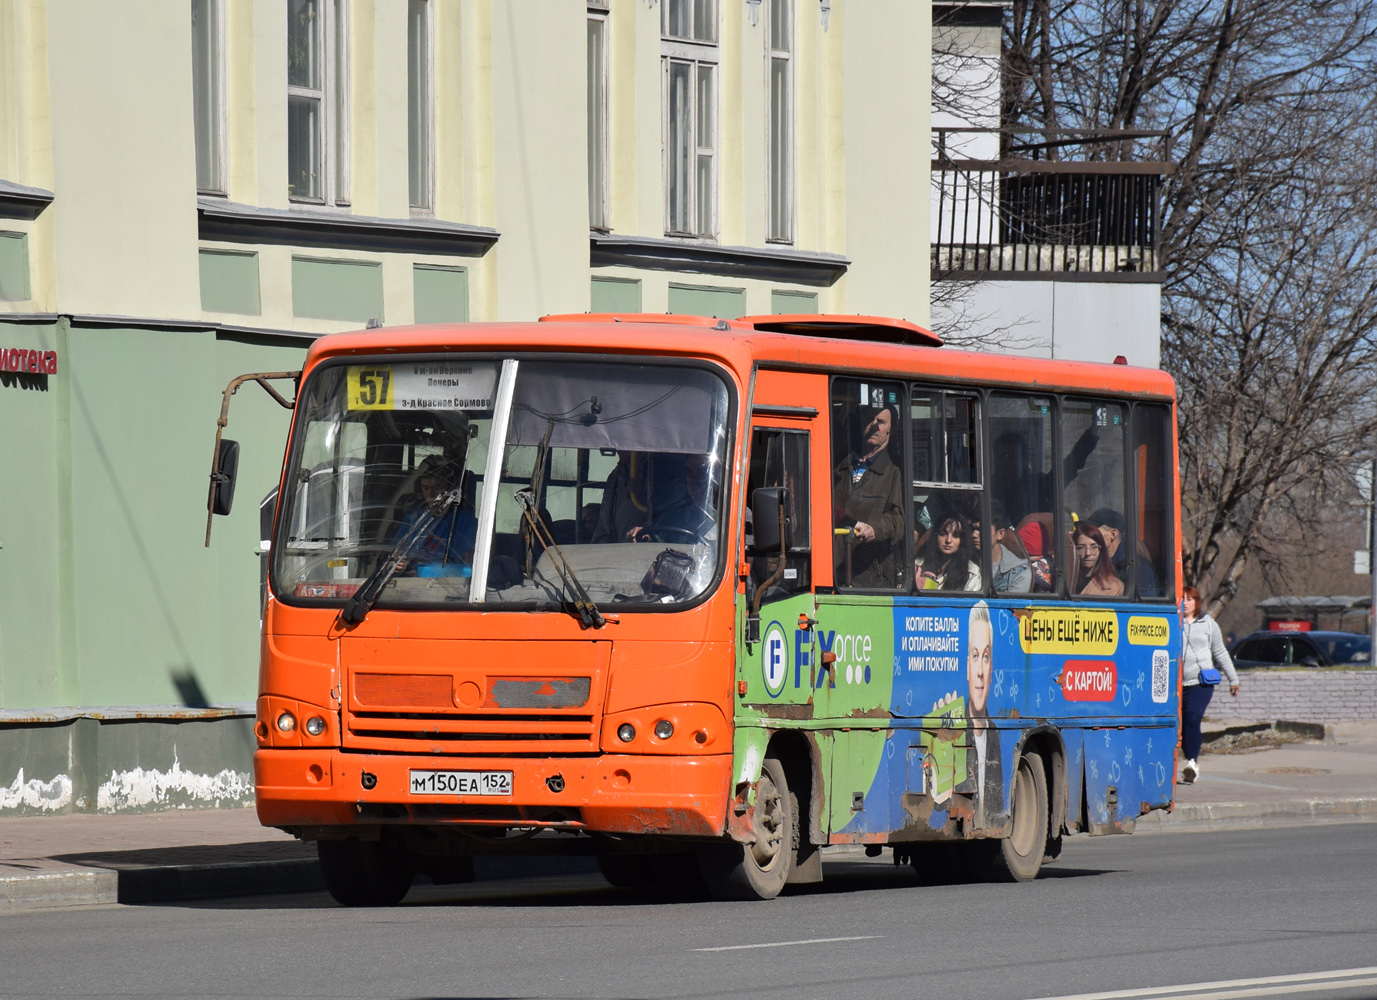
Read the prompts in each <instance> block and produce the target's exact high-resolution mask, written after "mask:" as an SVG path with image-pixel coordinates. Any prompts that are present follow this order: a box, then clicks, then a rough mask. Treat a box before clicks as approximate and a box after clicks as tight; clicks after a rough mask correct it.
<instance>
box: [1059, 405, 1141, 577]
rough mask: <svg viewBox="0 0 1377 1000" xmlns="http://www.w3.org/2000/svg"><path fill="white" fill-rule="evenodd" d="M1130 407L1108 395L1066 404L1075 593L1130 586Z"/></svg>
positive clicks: (1065, 476)
mask: <svg viewBox="0 0 1377 1000" xmlns="http://www.w3.org/2000/svg"><path fill="white" fill-rule="evenodd" d="M1127 413H1128V408H1127V407H1125V406H1124V405H1123V404H1121V403H1110V402H1106V401H1103V400H1084V399H1068V400H1066V402H1065V403H1064V404H1063V405H1062V414H1061V444H1062V451H1063V454H1062V484H1063V487H1064V493H1063V502H1064V503H1065V505H1066V516H1067V519H1068V521H1069V522H1070V524H1069V526H1070V528H1071V544H1072V547H1073V549H1074V558H1075V562H1074V566H1073V572H1072V573H1071V574H1069V575H1068V580H1070V581H1072V582H1071V589H1072V592H1073V593H1077V594H1082V593H1083V594H1087V595H1088V596H1099V597H1117V596H1120V595H1123V594H1126V593H1127V592H1128V563H1129V559H1128V553H1129V549H1130V548H1131V547H1132V543H1131V540H1130V538H1129V535H1128V532H1127V529H1126V525H1125V520H1124V510H1125V507H1124V476H1125V472H1126V468H1125V462H1124V457H1125V453H1126V450H1127V448H1126V442H1125V440H1124V438H1125V435H1126V433H1127V430H1128V420H1127ZM1082 524H1084V525H1085V526H1086V527H1082Z"/></svg>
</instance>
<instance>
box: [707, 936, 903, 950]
mask: <svg viewBox="0 0 1377 1000" xmlns="http://www.w3.org/2000/svg"><path fill="white" fill-rule="evenodd" d="M882 937H884V935H883V934H860V935H857V936H856V937H834V938H809V939H808V940H806V941H770V942H768V943H766V944H724V945H720V946H719V947H716V948H692V949H690V950H691V951H746V950H747V949H750V948H790V947H793V946H794V945H796V944H832V943H833V942H836V941H873V940H875V939H876V938H882Z"/></svg>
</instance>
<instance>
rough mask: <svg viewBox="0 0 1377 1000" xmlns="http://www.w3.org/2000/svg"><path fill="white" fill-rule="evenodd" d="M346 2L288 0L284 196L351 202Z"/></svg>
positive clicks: (346, 0) (320, 200)
mask: <svg viewBox="0 0 1377 1000" xmlns="http://www.w3.org/2000/svg"><path fill="white" fill-rule="evenodd" d="M347 4H348V0H287V195H288V197H290V198H291V199H292V200H293V201H306V202H315V203H317V204H324V205H347V204H349V155H348V152H349V127H348V125H349V87H348V81H349V64H348V52H349V45H348V17H347V11H348V8H347Z"/></svg>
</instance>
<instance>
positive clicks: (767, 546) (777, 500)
mask: <svg viewBox="0 0 1377 1000" xmlns="http://www.w3.org/2000/svg"><path fill="white" fill-rule="evenodd" d="M788 504H789V491H788V490H787V489H785V488H784V487H783V486H763V487H761V488H760V489H758V490H755V491H754V492H753V493H752V494H751V520H752V521H753V522H754V524H753V526H752V527H753V529H754V532H755V544H754V545H753V546H752V548H754V550H755V551H756V552H759V553H774V552H778V551H779V547H780V544H781V543H782V542H784V541H785V539H784V538H781V537H780V530H779V528H780V516H781V514H783V517H784V531H785V533H786V534H788V533H789V516H788V514H784V513H783V512H784V511H786V510H788Z"/></svg>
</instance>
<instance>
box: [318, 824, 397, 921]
mask: <svg viewBox="0 0 1377 1000" xmlns="http://www.w3.org/2000/svg"><path fill="white" fill-rule="evenodd" d="M316 853H317V854H318V855H319V856H320V871H321V874H322V875H324V876H325V888H326V889H328V890H329V891H330V895H331V896H333V897H334V898H335V902H337V903H339V904H340V905H341V906H395V905H396V904H397V903H400V902H401V901H402V897H403V896H405V895H406V894H407V890H409V889H410V888H411V880H412V878H413V877H414V876H415V874H416V862H415V859H414V858H412V856H411V855H410V854H409V853H407V852H406V851H403V850H401V849H399V848H393V847H389V846H387V845H386V844H384V843H382V842H381V841H374V842H372V843H369V842H366V841H361V840H359V839H357V838H356V837H350V838H349V839H348V840H321V841H318V842H317V843H316Z"/></svg>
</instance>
